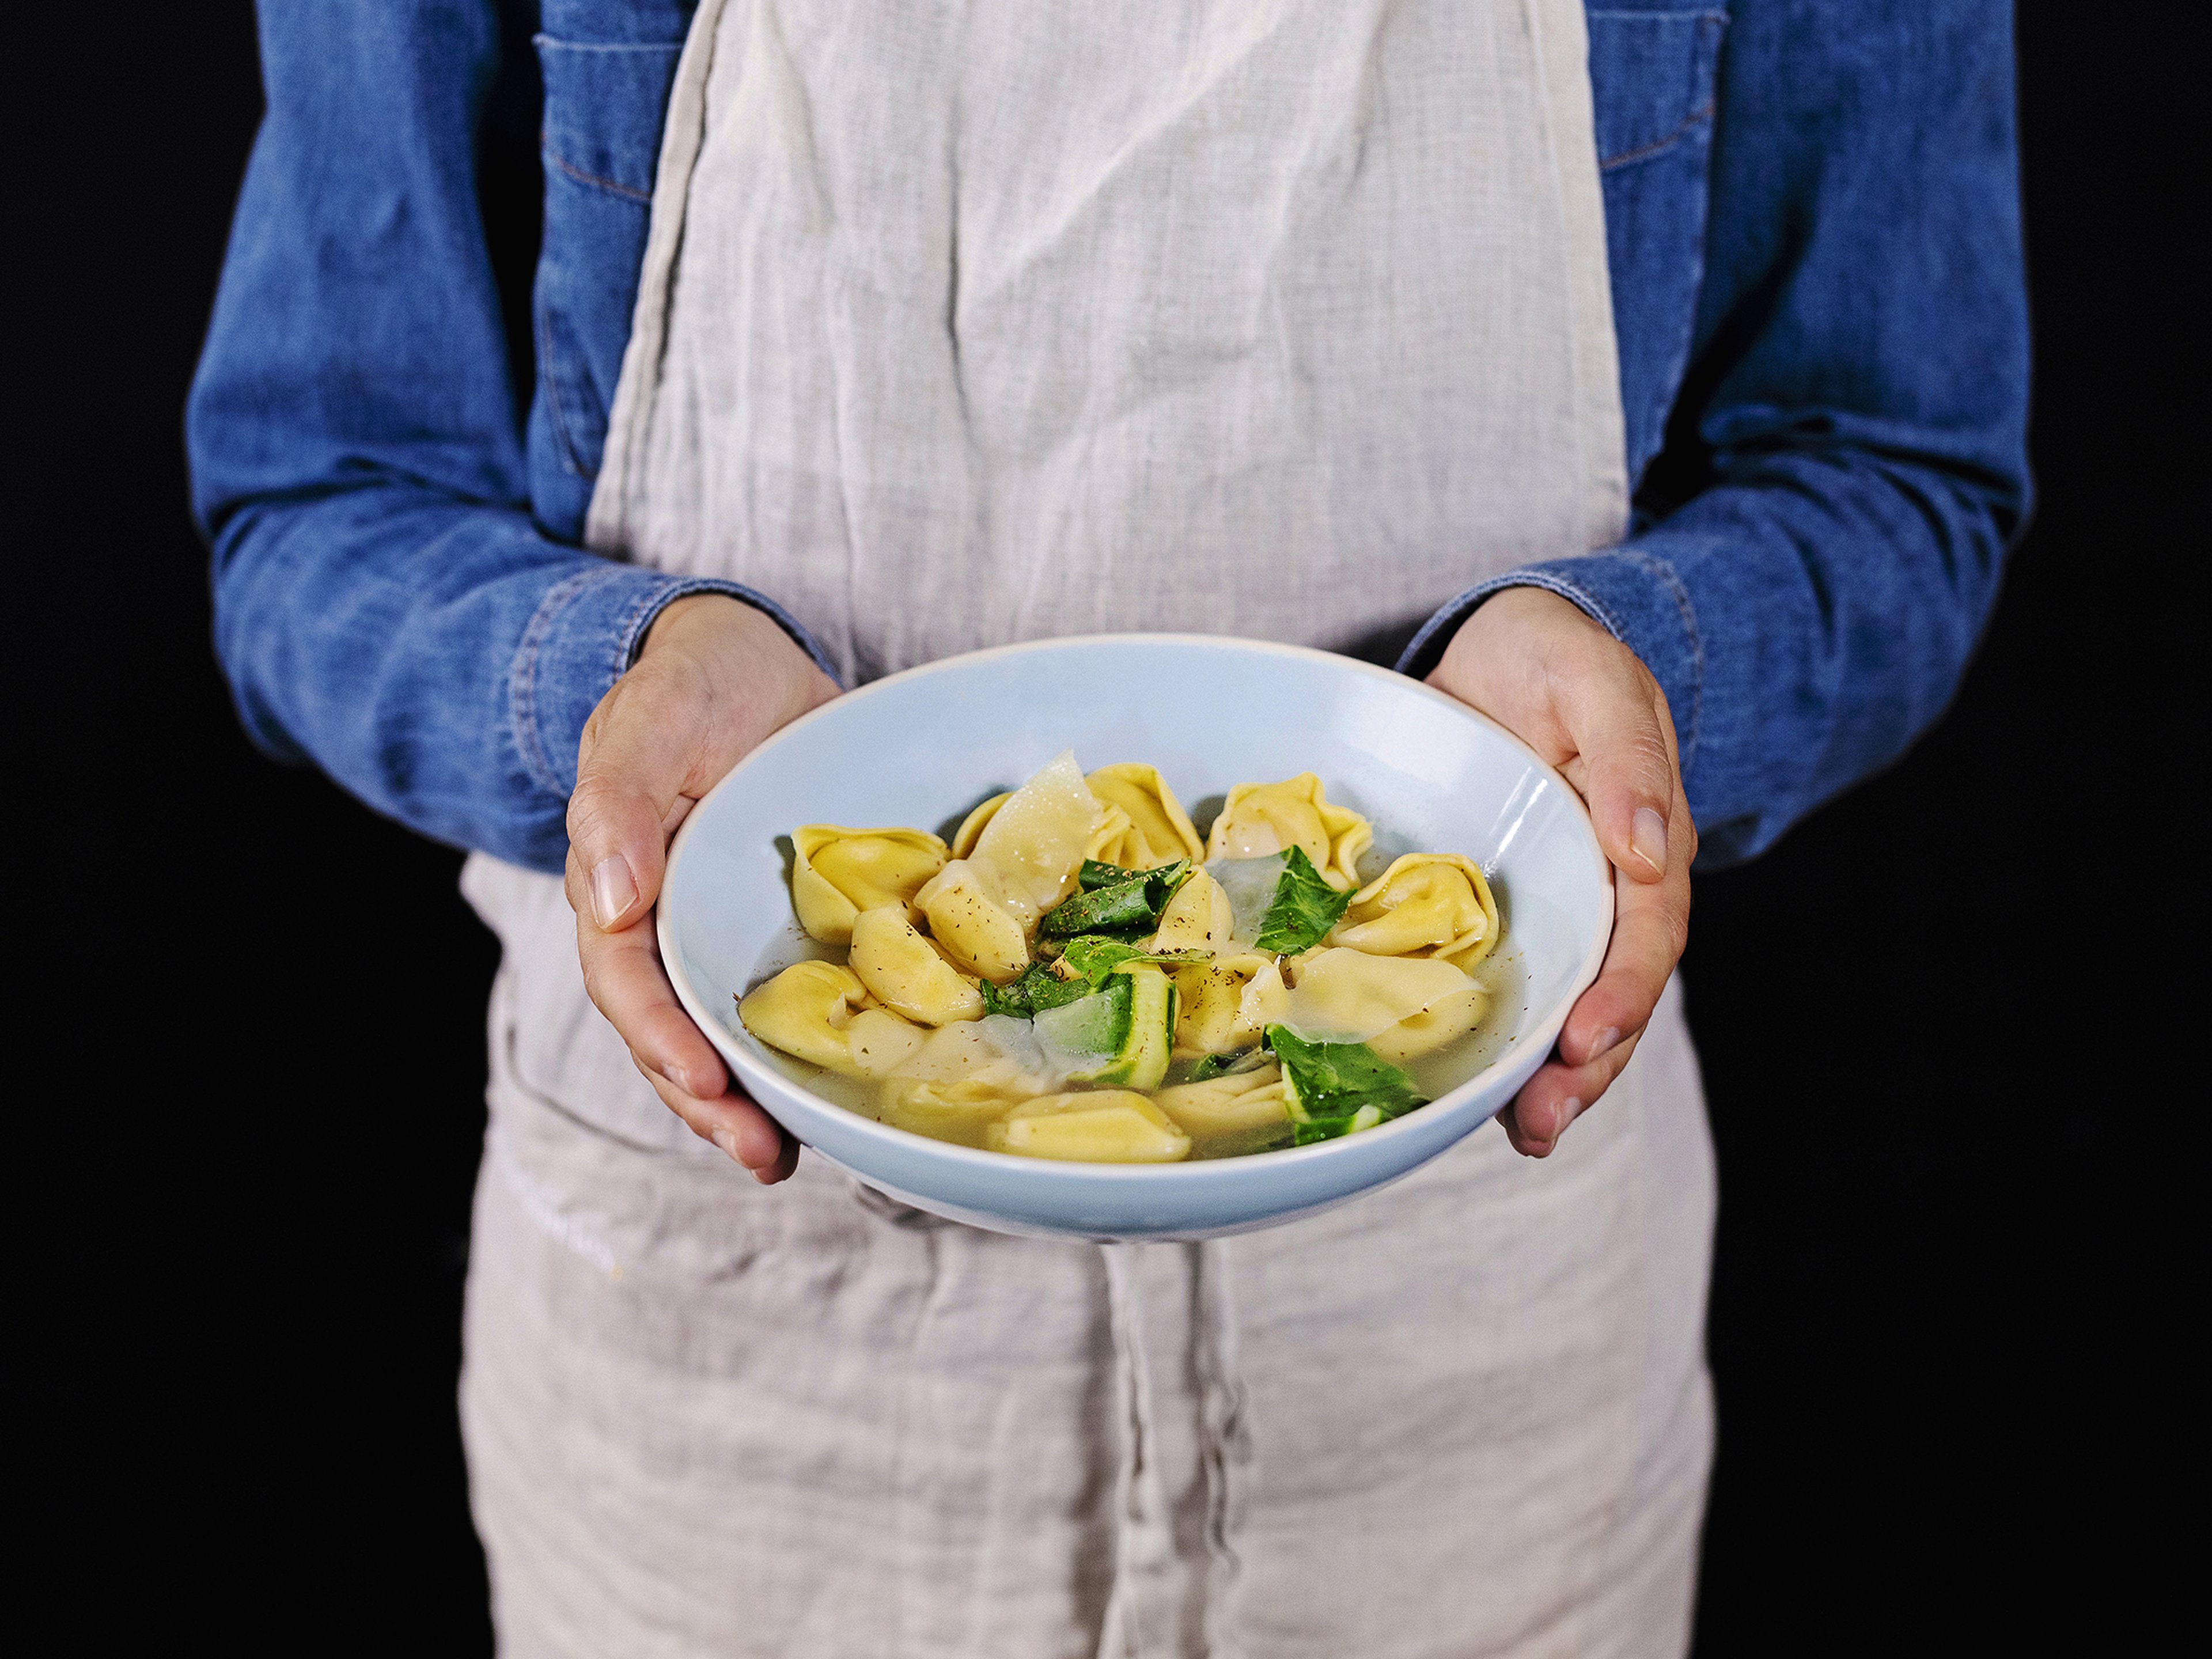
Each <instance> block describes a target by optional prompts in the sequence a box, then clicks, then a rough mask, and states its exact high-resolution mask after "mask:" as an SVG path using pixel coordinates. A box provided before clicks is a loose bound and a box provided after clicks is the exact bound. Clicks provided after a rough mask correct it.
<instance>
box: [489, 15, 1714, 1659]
mask: <svg viewBox="0 0 2212 1659" xmlns="http://www.w3.org/2000/svg"><path fill="white" fill-rule="evenodd" d="M1584 50H1585V43H1584V39H1583V16H1582V8H1581V4H1580V0H1452V3H1443V0H1404V3H1398V4H1392V3H1389V0H1277V3H1272V4H1258V3H1249V0H1246V3H1231V0H1183V3H1180V4H1172V5H1166V6H1161V7H1156V8H1146V9H1145V15H1144V17H1143V19H1142V21H1141V23H1139V21H1136V20H1135V19H1133V17H1132V15H1131V14H1130V13H1129V12H1128V10H1127V9H1116V8H1112V7H1089V6H1084V5H1081V4H1078V3H1071V0H1028V3H1023V4H1016V3H1002V4H984V5H975V6H954V5H948V4H944V3H928V0H923V3H915V0H903V3H900V0H704V3H702V5H701V7H700V9H699V13H698V15H697V18H696V21H695V24H694V27H693V30H692V33H691V36H690V40H689V42H688V44H687V45H686V46H685V48H684V55H683V58H682V61H681V64H680V66H679V68H678V76H677V82H676V86H675V89H674V93H673V95H672V98H671V106H670V113H669V123H668V130H667V133H666V136H665V143H664V146H663V151H662V159H661V164H660V173H659V184H658V188H657V190H656V191H655V195H654V199H653V228H652V233H651V237H650V241H649V244H648V247H647V254H646V261H645V269H644V272H643V281H642V284H641V289H640V294H639V300H638V307H637V314H636V319H635V330H634V333H633V337H632V338H631V341H630V344H629V352H628V355H627V356H626V357H625V359H624V362H623V375H622V383H621V386H620V389H619V392H618V393H617V398H616V404H615V411H614V418H613V422H612V426H611V431H610V434H609V438H608V444H607V452H606V456H605V463H604V469H603V471H602V473H601V475H600V478H599V486H598V492H597V495H595V497H594V500H593V502H592V513H591V518H590V524H589V536H590V539H591V541H592V544H593V545H594V546H596V547H599V548H600V549H601V550H606V551H609V552H611V553H617V554H619V555H622V556H629V557H632V558H635V559H637V560H639V561H641V562H647V563H651V564H654V565H659V566H661V567H664V568H669V569H672V570H680V571H687V572H702V573H711V574H723V575H728V576H732V577H736V578H739V579H742V580H745V581H747V582H750V583H751V584H753V585H755V586H758V587H760V588H762V589H763V590H764V591H766V592H772V593H774V594H775V595H776V596H777V597H778V598H779V599H781V600H782V601H783V602H784V603H785V604H787V605H789V606H790V607H791V609H792V610H793V611H794V612H795V613H796V614H797V615H798V616H799V617H800V619H801V620H803V621H804V622H805V623H806V624H807V625H808V626H809V627H810V628H811V629H813V631H814V632H815V633H816V635H817V637H819V638H821V639H822V640H823V641H824V642H825V645H826V647H827V648H828V649H829V652H830V653H831V654H832V655H833V656H834V657H835V658H836V659H837V660H838V662H839V665H840V666H841V667H842V668H843V669H844V670H845V671H846V672H847V673H848V675H851V676H854V677H855V678H868V677H872V676H874V675H878V674H881V673H884V672H887V671H892V670H896V669H898V668H902V667H905V666H908V665H911V664H914V663H916V662H921V661H924V660H927V659H931V658H933V657H937V656H940V655H943V654H945V653H950V652H955V651H960V650H964V649H969V648H971V647H979V646H985V645H991V644H997V643H1000V642H1003V641H1009V640H1016V639H1023V638H1033V637H1038V636H1042V635H1054V634H1062V633H1075V632H1091V631H1100V630H1108V629H1138V628H1141V629H1200V630H1206V631H1215V632H1225V633H1235V634H1244V635H1259V636H1263V637H1267V638H1273V639H1280V640H1288V641H1297V642H1300V643H1305V644H1314V645H1322V646H1330V647H1345V646H1347V645H1350V644H1352V643H1353V642H1355V641H1361V640H1364V639H1370V638H1372V637H1374V636H1376V635H1379V634H1381V633H1383V632H1386V631H1389V630H1393V629H1395V630H1398V631H1401V632H1402V631H1404V630H1405V629H1406V628H1407V626H1408V625H1409V624H1411V623H1413V622H1415V621H1417V620H1418V619H1419V617H1423V616H1425V614H1426V613H1427V612H1428V611H1430V610H1431V609H1432V608H1433V607H1434V606H1435V605H1437V604H1439V603H1440V602H1442V601H1443V599H1446V598H1448V597H1449V595H1450V594H1451V593H1453V592H1455V591H1457V590H1458V589H1460V588H1462V587H1464V586H1467V585H1468V583H1469V582H1471V581H1473V580H1477V579H1479V578H1480V577H1481V576H1482V575H1485V574H1490V573H1491V572H1493V571H1495V570H1498V569H1502V568H1506V567H1507V566H1509V565H1510V564H1512V563H1516V562H1521V561H1522V560H1525V559H1528V558H1532V557H1544V556H1556V555H1559V554H1563V553H1571V552H1576V551H1579V550H1585V549H1588V548H1590V547H1593V546H1596V545H1599V544H1603V543H1606V542H1608V541H1611V540H1612V539H1613V538H1616V537H1617V536H1618V535H1619V534H1620V530H1621V526H1622V520H1623V515H1624V512H1625V495H1626V489H1625V483H1624V479H1623V477H1622V469H1623V461H1622V454H1621V427H1620V407H1619V393H1618V389H1617V386H1616V380H1615V375H1616V368H1615V363H1614V357H1613V335H1612V323H1611V313H1610V300H1609V296H1608V294H1607V287H1606V265H1605V246H1604V227H1603V224H1602V218H1601V202H1600V197H1599V191H1598V177H1597V163H1596V156H1595V148H1594V143H1593V140H1592V135H1591V129H1590V109H1589V85H1588V82H1587V79H1586V71H1585V68H1584ZM1090 758H1091V760H1092V761H1093V763H1097V762H1103V761H1104V760H1107V759H1124V758H1132V757H1090ZM1136 758H1141V757H1136ZM916 810H917V811H921V810H922V808H921V807H920V806H917V809H916ZM466 885H467V889H468V891H469V894H470V896H471V899H472V900H473V901H474V902H476V903H477V907H478V908H479V909H480V910H481V911H482V912H483V914H484V915H485V916H486V918H487V920H489V921H490V922H491V923H492V925H493V926H494V927H495V928H496V929H497V930H498V932H499V933H500V935H501V940H502V942H503V944H504V945H505V951H506V954H505V960H504V963H503V965H502V967H501V973H500V977H499V981H498V983H497V986H496V987H495V992H494V997H493V1005H492V1010H491V1020H490V1036H491V1046H492V1070H493V1075H492V1084H491V1091H490V1098H491V1107H492V1127H491V1131H490V1134H489V1141H488V1147H487V1156H486V1162H485V1170H484V1174H483V1178H482V1179H481V1180H480V1182H479V1183H478V1189H477V1214H476V1232H475V1244H474V1248H473V1251H472V1254H471V1265H470V1275H469V1298H468V1312H467V1360H466V1364H465V1371H464V1377H463V1385H462V1407H463V1417H464V1426H465V1431H466V1436H467V1442H468V1448H469V1457H470V1469H471V1496H472V1500H473V1503H474V1505H475V1510H476V1515H477V1524H478V1527H479V1529H480V1531H481V1532H482V1534H483V1540H484V1543H485V1547H486V1551H487V1554H488V1557H489V1563H490V1567H491V1574H492V1582H493V1587H494V1599H495V1612H496V1615H497V1620H498V1624H499V1629H500V1632H501V1646H502V1650H503V1651H504V1652H506V1653H507V1654H509V1655H513V1656H529V1659H536V1656H540V1655H563V1656H570V1655H574V1656H582V1655H593V1656H599V1655H606V1656H622V1659H639V1656H646V1655H660V1654H666V1655H694V1654H700V1655H703V1654H737V1655H754V1654H758V1655H778V1656H787V1659H801V1656H815V1655H821V1656H893V1655H902V1656H903V1655H917V1656H920V1655H927V1656H940V1655H941V1656H948V1659H951V1656H957V1659H994V1656H1009V1659H1044V1656H1060V1655H1071V1656H1072V1655H1092V1654H1111V1655H1115V1656H1121V1655H1141V1656H1146V1659H1151V1656H1170V1655H1172V1656H1183V1655H1199V1654H1211V1655H1214V1656H1218V1659H1230V1656H1254V1659H1273V1656H1306V1655H1311V1656H1315V1659H1324V1656H1325V1659H1348V1656H1359V1659H1395V1656H1407V1659H1412V1656H1445V1655H1452V1656H1461V1655H1477V1654H1481V1655H1515V1656H1522V1655H1529V1656H1533V1655H1540V1654H1541V1655H1552V1654H1559V1655H1566V1654H1591V1655H1596V1654H1607V1655H1610V1654H1638V1655H1642V1654H1651V1655H1666V1654H1674V1653H1679V1652H1680V1651H1681V1650H1683V1648H1684V1647H1685V1646H1686V1641H1687V1627H1688V1619H1689V1612H1690V1604H1691V1595H1692V1584H1693V1579H1694V1564H1695V1557H1696V1547H1697V1537H1698V1528H1699V1517H1700V1515H1701V1512H1702V1507H1703V1501H1704V1492H1705V1474H1706V1468H1707V1465H1708V1462H1709V1457H1710V1449H1711V1403H1710V1390H1709V1387H1708V1383H1707V1379H1706V1374H1705V1364H1704V1354H1703V1349H1704V1329H1703V1321H1704V1302H1705V1282H1706V1273H1707V1267H1708V1263H1709V1257H1710V1238H1711V1223H1712V1212H1713V1178H1712V1166H1711V1150H1710V1146H1709V1144H1708V1141H1707V1138H1706V1131H1705V1117H1704V1107H1703V1102H1702V1098H1701V1096H1700V1093H1699V1082H1698V1077H1697V1070H1696V1063H1695V1060H1694V1057H1693V1055H1692V1052H1691V1049H1690V1047H1689V1043H1688V1038H1687V1034H1686V1030H1685V1028H1684V1026H1683V1024H1682V1019H1681V1013H1680V999H1679V995H1678V994H1677V993H1675V992H1674V991H1672V990H1670V991H1669V993H1668V996H1667V998H1666V999H1665V1000H1663V1001H1662V1004H1661V1006H1660V1009H1659V1012H1658V1014H1657V1016H1656V1018H1655V1019H1654V1020H1653V1022H1652V1024H1651V1028H1650V1032H1649V1033H1648V1035H1647V1036H1646V1037H1645V1038H1644V1043H1643V1046H1642V1048H1641V1049H1640V1050H1639V1052H1638V1055H1637V1057H1636V1059H1635V1060H1634V1062H1633V1063H1632V1065H1631V1066H1629V1067H1628V1069H1627V1070H1626V1073H1624V1074H1623V1076H1622V1078H1621V1079H1620V1081H1619V1082H1618V1083H1617V1084H1616V1085H1614V1087H1613V1090H1612V1091H1611V1092H1610V1093H1609V1094H1608V1095H1607V1097H1606V1098H1605V1100H1604V1101H1603V1102H1602V1103H1601V1105H1600V1106H1599V1107H1598V1108H1596V1109H1594V1110H1593V1111H1591V1112H1590V1113H1589V1114H1588V1115H1586V1116H1585V1117H1584V1118H1583V1120H1582V1121H1580V1122H1578V1123H1577V1125H1576V1126H1575V1127H1574V1128H1573V1130H1572V1131H1571V1133H1569V1134H1568V1135H1567V1136H1566V1137H1565V1140H1564V1141H1563V1142H1562V1144H1561V1147H1560V1150H1559V1152H1556V1153H1555V1154H1554V1155H1553V1157H1552V1158H1549V1159H1548V1160H1546V1161H1545V1162H1543V1163H1541V1164H1539V1163H1534V1162H1531V1161H1528V1160H1525V1159H1522V1158H1518V1157H1516V1155H1515V1154H1514V1153H1513V1152H1511V1151H1510V1148H1509V1147H1508V1146H1507V1145H1506V1142H1505V1139H1504V1134H1503V1133H1502V1132H1500V1131H1499V1130H1498V1129H1497V1128H1496V1127H1486V1128H1485V1129H1483V1130H1482V1131H1480V1133H1477V1134H1475V1135H1474V1136H1473V1137H1470V1138H1469V1139H1468V1140H1466V1141H1465V1142H1462V1144H1461V1146H1459V1147H1457V1148H1456V1149H1455V1150H1454V1151H1453V1152H1449V1153H1448V1154H1446V1155H1445V1156H1443V1157H1442V1158H1438V1159H1437V1160H1436V1161H1435V1162H1433V1163H1432V1164H1430V1165H1428V1166H1427V1167H1426V1168H1425V1169H1424V1170H1420V1171H1419V1172H1418V1173H1417V1174H1416V1175H1415V1176H1412V1177H1410V1178H1409V1179H1407V1180H1406V1181H1404V1182H1401V1183H1399V1184H1398V1185H1396V1186H1395V1187H1392V1188H1389V1189H1387V1190H1386V1191H1383V1192H1382V1193H1379V1194H1373V1195H1370V1197H1368V1198H1365V1199H1363V1200H1358V1201H1356V1202H1354V1203H1352V1204H1349V1205H1346V1206H1342V1207H1340V1208H1339V1209H1337V1210H1335V1211H1334V1212H1330V1213H1328V1214H1326V1215H1323V1216H1321V1217H1317V1218H1313V1219H1311V1220H1308V1221H1304V1222H1300V1223H1297V1224H1296V1225H1291V1226H1286V1227H1282V1228H1279V1229H1276V1230H1274V1231H1268V1232H1262V1233H1258V1234H1253V1235H1249V1236H1247V1237H1239V1238H1235V1239H1231V1240H1226V1241H1220V1242H1216V1243H1208V1244H1206V1245H1202V1246H1200V1245H1165V1244H1161V1245H1145V1246H1137V1247H1113V1248H1109V1249H1103V1250H1102V1249H1098V1248H1096V1247H1092V1246H1086V1245H1076V1244H1053V1243H1040V1242H1036V1241H1030V1240H1019V1239H1013V1238H1007V1237H1000V1236H997V1235H994V1234H988V1233H984V1232H981V1231H975V1230H972V1229H969V1228H966V1227H963V1226H960V1225H957V1224H953V1223H949V1222H945V1221H942V1220H939V1219H938V1218H933V1217H929V1216H925V1215H921V1214H919V1213H917V1212H913V1211H911V1210H908V1209H906V1208H904V1207H903V1206H898V1205H896V1204H893V1203H891V1202H890V1201H889V1200H884V1199H882V1198H881V1197H879V1196H878V1195H876V1194H872V1193H870V1192H868V1191H867V1190H866V1189H865V1188H859V1187H857V1186H856V1185H855V1184H854V1183H853V1182H849V1181H848V1180H846V1179H845V1178H844V1177H842V1176H839V1175H837V1174H836V1173H835V1172H833V1171H830V1170H828V1169H827V1168H826V1167H825V1166H823V1164H820V1163H819V1162H818V1161H815V1160H805V1159H803V1160H802V1163H801V1166H800V1172H799V1175H798V1176H797V1177H795V1178H794V1179H793V1181H792V1182H788V1183H787V1184H785V1185H783V1186H781V1187H777V1188H767V1189H763V1188H757V1187H756V1186H755V1185H754V1184H753V1183H752V1182H750V1181H749V1180H747V1179H746V1178H745V1177H744V1176H743V1175H742V1174H741V1173H740V1172H738V1171H736V1170H732V1168H731V1166H730V1165H729V1164H728V1163H727V1161H726V1159H724V1158H722V1157H721V1155H720V1153H718V1152H714V1150H713V1149H712V1148H710V1147H707V1146H703V1145H702V1144H701V1143H699V1142H697V1141H696V1140H695V1139H692V1137H691V1136H690V1133H689V1132H688V1131H687V1130H685V1129H684V1127H683V1126H682V1125H681V1124H679V1123H678V1121H676V1120H675V1119H674V1118H673V1117H672V1116H671V1115H669V1114H668V1113H667V1112H666V1110H665V1109H664V1108H662V1107H661V1105H660V1104H659V1102H658V1101H657V1100H656V1099H655V1098H654V1097H653V1094H652V1092H651V1091H650V1090H649V1089H648V1088H647V1086H646V1085H645V1084H644V1083H643V1082H642V1081H641V1079H639V1078H638V1076H637V1074H636V1073H635V1072H634V1071H633V1070H632V1069H631V1067H630V1065H629V1060H628V1058H627V1056H626V1054H624V1051H623V1046H622V1044H621V1042H620V1041H619V1039H618V1038H617V1036H615V1034H614V1032H613V1031H612V1030H611V1028H609V1027H608V1026H607V1025H606V1024H605V1022H604V1021H602V1020H601V1019H600V1018H599V1015H598V1014H597V1013H596V1012H594V1011H593V1010H592V1007H591V1006H590V1004H589V1002H588V1000H586V997H585V994H584V991H583V987H582V984H581V981H580V975H579V973H578V970H577V966H576V961H575V952H574V921H573V919H572V917H571V916H570V914H569V911H568V906H567V904H566V902H564V900H563V899H562V893H561V887H560V884H559V883H558V882H556V881H555V880H552V879H550V878H544V877H539V876H534V875H531V874H528V873H526V872H520V871H517V870H514V869H512V868H510V867H508V866H502V865H499V864H496V863H495V862H494V861H492V860H488V859H483V858H478V859H477V860H473V861H472V862H471V868H470V871H469V874H468V876H467V878H466Z"/></svg>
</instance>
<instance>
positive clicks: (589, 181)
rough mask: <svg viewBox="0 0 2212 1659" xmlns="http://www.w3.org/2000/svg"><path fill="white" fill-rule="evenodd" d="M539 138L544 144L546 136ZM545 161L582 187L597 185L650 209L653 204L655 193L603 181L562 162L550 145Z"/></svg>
mask: <svg viewBox="0 0 2212 1659" xmlns="http://www.w3.org/2000/svg"><path fill="white" fill-rule="evenodd" d="M539 138H540V141H541V142H543V141H544V135H543V134H540V135H539ZM545 159H546V160H547V161H550V162H552V163H553V165H554V166H555V167H558V168H560V169H561V171H562V172H563V173H567V174H568V176H569V177H570V178H571V179H574V180H575V181H576V182H577V183H578V184H580V185H597V186H598V187H599V189H601V190H604V191H611V192H612V193H613V194H615V195H617V196H619V197H623V199H624V200H625V201H631V202H643V203H645V204H647V206H648V207H649V206H651V205H652V204H653V192H652V191H649V190H633V189H632V188H631V187H630V186H629V185H618V184H617V183H616V182H615V181H614V180H613V179H602V178H600V177H599V174H598V173H586V172H585V171H584V170H583V168H581V167H576V166H574V165H572V164H571V163H569V162H568V161H562V159H561V155H560V153H559V152H558V151H556V149H554V148H553V147H552V145H551V144H550V143H546V145H545Z"/></svg>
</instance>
